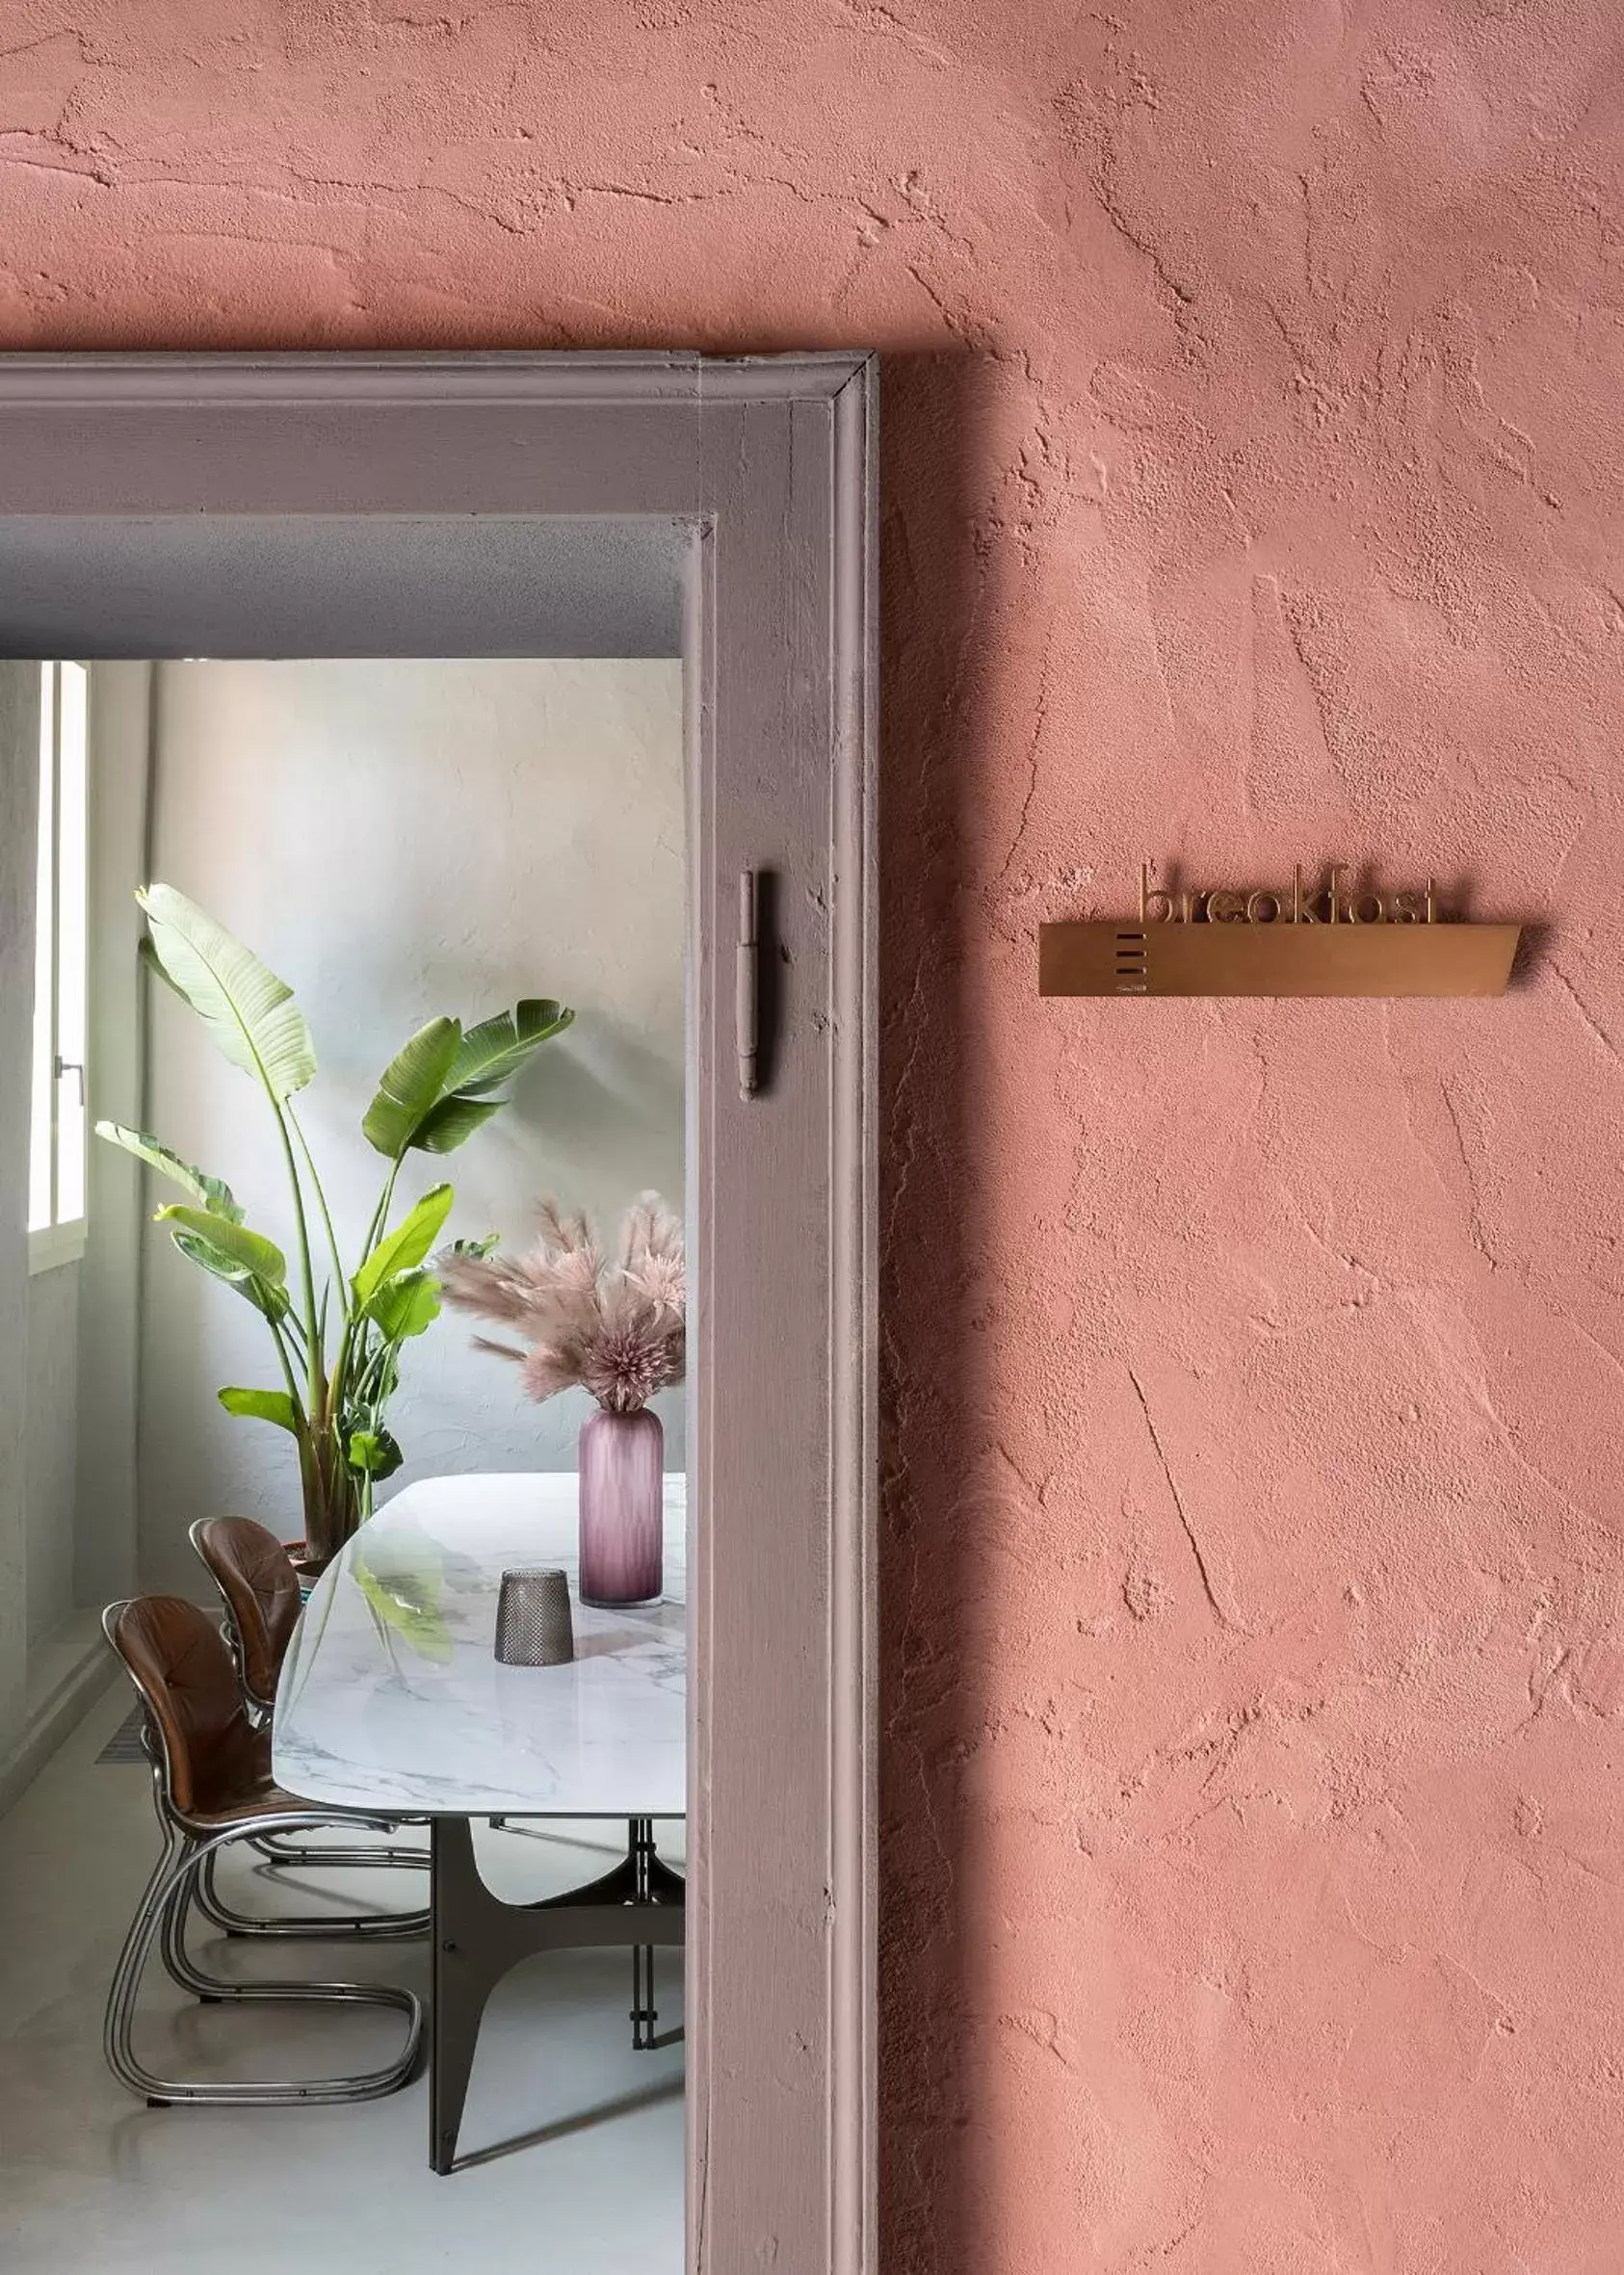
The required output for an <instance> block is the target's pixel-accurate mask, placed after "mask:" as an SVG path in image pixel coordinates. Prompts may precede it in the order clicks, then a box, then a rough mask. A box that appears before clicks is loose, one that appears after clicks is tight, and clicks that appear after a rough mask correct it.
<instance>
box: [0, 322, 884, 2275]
mask: <svg viewBox="0 0 1624 2275" xmlns="http://www.w3.org/2000/svg"><path fill="white" fill-rule="evenodd" d="M876 402H877V383H876V363H875V359H874V358H873V357H872V356H867V355H862V354H856V353H851V354H844V353H843V354H833V355H821V354H813V355H787V356H772V357H762V358H742V359H739V360H736V361H735V360H721V359H713V358H706V357H701V356H696V355H691V354H683V353H670V354H666V353H652V354H651V353H603V354H600V353H583V354H575V353H560V354H535V355H532V354H509V353H493V354H472V355H460V354H453V355H414V354H399V355H396V354H380V355H340V354H335V355H264V356H249V355H218V356H213V355H147V356H120V355H82V356H77V355H70V356H50V355H11V356H6V357H0V513H3V514H20V513H47V514H55V515H62V514H86V515H108V514H126V513H127V514H137V513H144V514H180V513H183V514H192V513H207V514H214V515H222V516H227V515H231V514H234V513H237V514H244V513H287V514H327V515H344V516H358V515H370V514H391V513H392V514H400V513H412V514H418V515H425V514H427V515H432V514H436V513H444V514H467V513H480V512H489V513H503V514H508V515H511V514H515V513H516V514H535V515H553V514H580V515H608V514H616V515H618V514H659V515H670V516H672V517H675V518H676V519H678V520H679V521H681V522H683V523H685V524H687V525H689V527H690V528H691V530H692V533H693V536H692V551H691V576H690V584H689V604H688V635H687V639H686V641H685V651H686V662H687V671H686V675H685V676H686V684H687V691H688V701H689V706H690V712H689V750H690V777H691V784H692V790H691V808H692V816H693V821H694V858H693V861H692V863H691V876H692V877H693V880H694V919H693V921H692V939H693V944H694V976H693V990H692V1002H693V1007H694V1008H693V1034H692V1038H691V1044H692V1056H691V1066H692V1067H693V1069H694V1075H693V1081H694V1084H695V1085H696V1095H695V1096H694V1099H693V1101H692V1105H691V1120H692V1126H693V1128H694V1136H695V1137H696V1140H697V1145H696V1152H697V1161H698V1164H699V1168H698V1181H697V1185H696V1188H695V1199H696V1215H697V1226H696V1233H697V1245H698V1253H697V1255H696V1257H695V1266H696V1269H695V1273H694V1282H695V1294H694V1317H693V1349H694V1373H695V1384H696V1390H695V1400H694V1441H695V1443H694V1452H693V1455H692V1457H691V1477H692V1481H693V1486H694V1494H695V1506H696V1508H697V1511H698V1512H699V1514H698V1518H697V1522H696V1527H695V1536H694V1543H693V1553H692V1556H691V1571H690V1602H691V1605H692V1623H693V1630H692V1640H693V1680H692V1684H691V1706H690V1715H691V1762H690V1781H691V1782H690V1800H691V1826H690V1839H691V1843H692V1850H691V1853H692V1856H693V1860H694V1861H693V1888H692V1896H691V1902H690V1923H691V1924H690V1946H689V1955H688V1985H689V2005H688V2013H689V2016H690V2063H689V2087H688V2092H689V2188H688V2203H689V2266H690V2269H691V2271H692V2275H735V2271H737V2270H743V2269H746V2268H754V2267H766V2266H769V2265H771V2266H773V2268H775V2269H776V2270H777V2275H825V2271H826V2275H873V2271H874V2269H875V2265H876V2246H875V2193H876V2181H875V2068H876V2045H875V2040H876V1991H875V1958H874V1921H875V1904H876V1871H875V1844H876V1833H875V1799H874V1795H875V1753H876V1728H877V1695H876V1675H875V1627H876V1604H875V1521H876V1520H875V1506H876V1494H875V1477H876V1440H875V1376H876V1324H875V1321H876V1300H875V1286H876V1270H875V1176H876V1171H875V1161H876V1140H875V1113H876V1081H875V1060H876V1036H875V1025H876V1017H875V904H876V889H875V828H874V814H875V779H876V757H875V749H876V679H877V661H876V630H875V626H876V611H875V538H876V474H877V431H876ZM746 869H754V870H766V871H770V872H774V873H776V875H777V876H778V878H779V879H780V880H781V890H780V891H779V892H778V893H777V895H776V896H775V898H776V903H777V905H776V920H775V921H776V928H777V942H776V955H775V965H774V969H775V973H776V976H777V981H778V986H777V990H776V992H777V995H778V998H779V1009H780V1018H781V1033H780V1040H779V1048H778V1053H777V1063H776V1065H775V1067H774V1069H773V1079H772V1081H771V1083H770V1085H768V1087H767V1089H766V1090H765V1092H764V1093H763V1094H762V1095H760V1096H758V1097H757V1098H755V1099H753V1100H751V1101H748V1102H746V1101H744V1100H742V1099H741V1096H740V1091H739V1083H738V1076H737V1056H736V1036H735V1030H734V1019H735V971H734V910H735V908H736V905H737V884H738V878H739V875H740V873H741V871H743V870H746ZM21 960H23V959H13V963H12V967H11V968H10V969H8V970H7V971H6V972H5V973H4V975H3V979H4V984H5V985H6V987H7V988H9V989H10V988H22V987H25V986H31V983H32V973H31V971H24V970H21V969H19V968H18V964H19V962H20V961H21ZM721 1203H724V1204H725V1205H724V1206H723V1205H719V1204H721ZM453 2184H455V2183H453Z"/></svg>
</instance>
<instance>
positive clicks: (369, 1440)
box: [344, 1429, 406, 1478]
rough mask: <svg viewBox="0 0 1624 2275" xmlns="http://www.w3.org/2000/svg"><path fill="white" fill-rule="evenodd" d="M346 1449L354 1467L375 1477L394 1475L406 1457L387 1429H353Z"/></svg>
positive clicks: (347, 1456) (348, 1458) (346, 1454)
mask: <svg viewBox="0 0 1624 2275" xmlns="http://www.w3.org/2000/svg"><path fill="white" fill-rule="evenodd" d="M344 1451H345V1456H346V1458H347V1460H348V1461H349V1464H350V1467H351V1468H352V1469H358V1470H361V1471H362V1472H364V1474H365V1475H366V1476H367V1477H373V1478H380V1477H393V1476H394V1474H395V1472H396V1471H397V1470H398V1469H399V1468H400V1466H401V1463H402V1462H403V1461H404V1460H405V1459H406V1455H405V1454H404V1453H403V1452H402V1451H401V1450H400V1447H399V1446H398V1445H397V1444H396V1443H395V1440H394V1439H393V1438H392V1437H391V1436H390V1434H389V1432H388V1431H387V1430H386V1429H357V1430H352V1431H351V1433H350V1442H349V1444H348V1445H347V1446H346V1448H345V1450H344Z"/></svg>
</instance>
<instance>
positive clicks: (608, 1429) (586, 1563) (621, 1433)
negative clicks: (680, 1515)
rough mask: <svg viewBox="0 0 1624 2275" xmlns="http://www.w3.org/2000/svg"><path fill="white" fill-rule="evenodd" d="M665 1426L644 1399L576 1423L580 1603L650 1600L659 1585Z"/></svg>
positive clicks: (600, 1410) (661, 1580)
mask: <svg viewBox="0 0 1624 2275" xmlns="http://www.w3.org/2000/svg"><path fill="white" fill-rule="evenodd" d="M665 1452H666V1433H665V1431H664V1429H663V1428H662V1427H661V1425H660V1417H659V1415H658V1414H651V1413H650V1412H649V1410H648V1408H647V1407H646V1406H644V1407H642V1409H641V1411H640V1412H638V1413H636V1414H611V1413H608V1412H607V1411H606V1410H605V1409H604V1408H603V1407H601V1406H600V1407H599V1408H598V1410H597V1412H596V1413H595V1414H590V1415H589V1416H588V1418H587V1420H586V1421H585V1422H584V1423H583V1424H582V1425H581V1444H580V1456H579V1458H580V1468H581V1577H580V1589H581V1601H582V1603H583V1604H603V1605H621V1604H652V1603H654V1602H655V1601H656V1599H657V1598H658V1596H659V1594H660V1591H661V1589H662V1587H663V1586H664V1585H665V1561H664V1553H665V1514H666V1512H665V1485H666V1479H665Z"/></svg>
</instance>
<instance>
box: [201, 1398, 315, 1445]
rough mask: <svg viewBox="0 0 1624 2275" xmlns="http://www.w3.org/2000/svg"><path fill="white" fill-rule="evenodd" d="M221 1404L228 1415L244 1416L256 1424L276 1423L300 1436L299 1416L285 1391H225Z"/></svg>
mask: <svg viewBox="0 0 1624 2275" xmlns="http://www.w3.org/2000/svg"><path fill="white" fill-rule="evenodd" d="M220 1402H221V1404H222V1405H223V1407H224V1408H225V1411H226V1413H227V1414H244V1415H247V1416H249V1418H250V1419H251V1420H252V1421H255V1422H274V1423H275V1425H276V1427H277V1428H278V1429H285V1430H291V1431H292V1433H293V1435H294V1436H295V1437H298V1435H299V1414H298V1409H297V1408H296V1407H295V1405H294V1402H293V1400H292V1399H290V1398H289V1396H288V1394H287V1392H286V1391H285V1390H223V1391H222V1392H221V1394H220Z"/></svg>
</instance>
